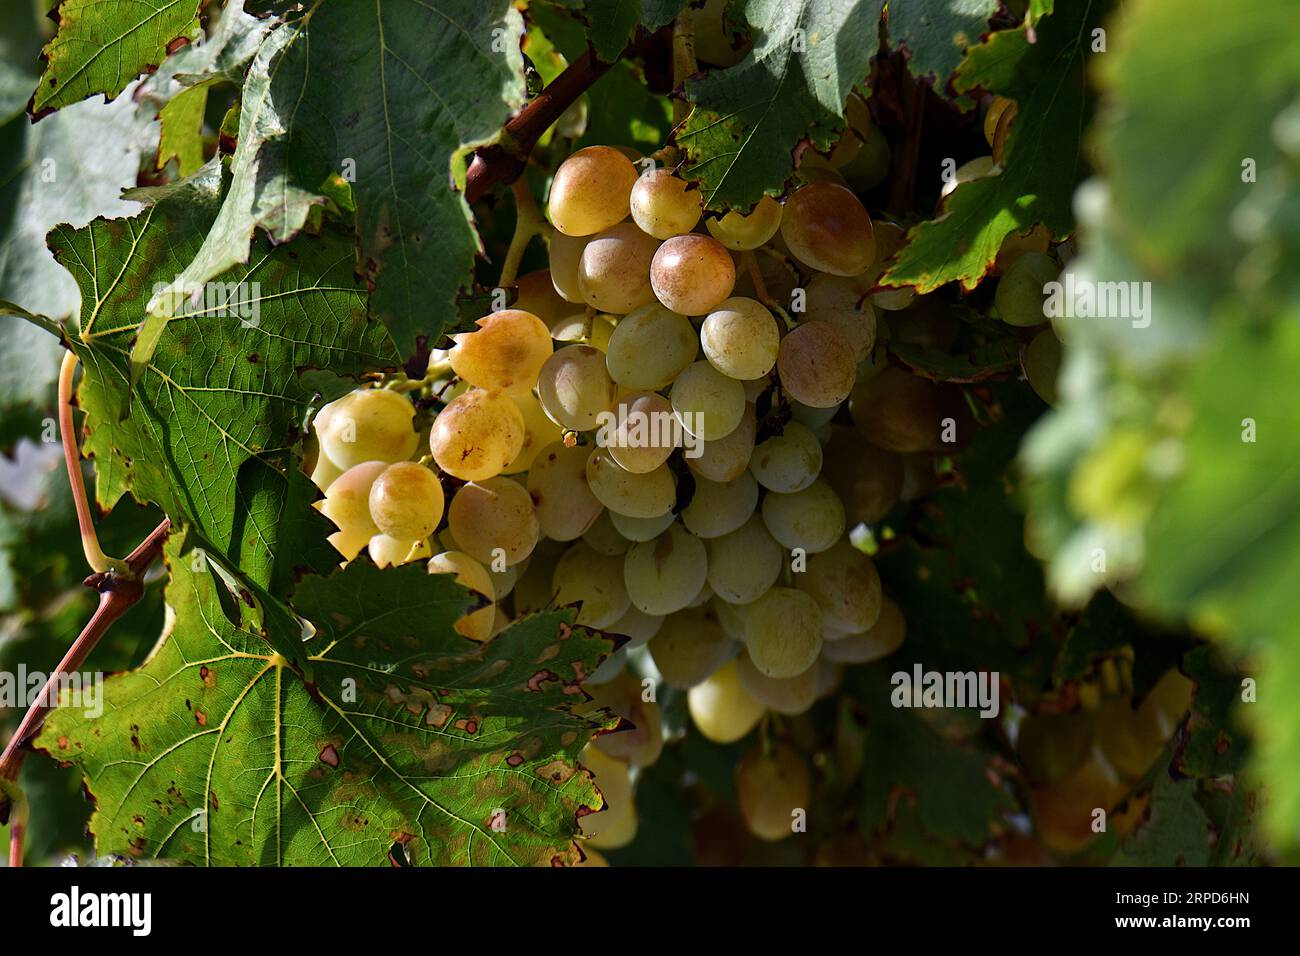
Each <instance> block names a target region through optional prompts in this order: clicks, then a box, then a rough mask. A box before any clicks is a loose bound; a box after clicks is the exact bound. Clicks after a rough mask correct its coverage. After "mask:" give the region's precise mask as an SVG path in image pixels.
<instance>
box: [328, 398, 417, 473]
mask: <svg viewBox="0 0 1300 956" xmlns="http://www.w3.org/2000/svg"><path fill="white" fill-rule="evenodd" d="M414 418H415V407H414V406H413V405H411V403H410V402H408V401H407V400H406V399H405V398H403V397H402V396H401V395H399V394H397V393H396V392H390V391H388V390H387V389H382V388H362V389H357V390H356V391H354V392H350V393H348V394H347V395H344V396H343V397H342V398H340V399H339V400H338V401H335V402H330V403H329V404H328V405H326V406H325V407H323V408H322V409H321V410H320V411H319V412H318V413H317V415H316V420H315V425H316V435H317V438H318V440H319V441H320V448H321V451H322V452H323V453H324V454H325V455H326V456H327V457H328V458H329V460H330V461H332V462H334V464H335V465H337V466H338V467H340V468H343V469H345V470H346V469H348V468H351V467H352V466H353V465H359V464H361V463H362V462H365V461H386V462H394V461H402V460H404V459H407V458H410V457H411V453H412V452H414V451H415V446H416V444H417V443H418V442H419V440H420V439H419V436H418V435H417V434H416V433H415V429H414V428H413V427H412V425H411V422H412V420H413V419H414Z"/></svg>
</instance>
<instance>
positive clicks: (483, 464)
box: [429, 388, 524, 481]
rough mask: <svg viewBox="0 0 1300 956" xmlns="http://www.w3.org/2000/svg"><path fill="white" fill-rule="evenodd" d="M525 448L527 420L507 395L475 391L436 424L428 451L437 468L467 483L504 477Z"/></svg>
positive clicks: (453, 402)
mask: <svg viewBox="0 0 1300 956" xmlns="http://www.w3.org/2000/svg"><path fill="white" fill-rule="evenodd" d="M523 447H524V416H523V414H522V413H521V412H520V411H519V407H518V406H517V405H515V403H514V402H513V401H512V400H511V399H510V397H509V396H507V395H502V394H499V393H494V392H487V391H484V390H483V389H479V388H473V389H470V390H469V391H468V392H466V393H465V394H463V395H460V396H458V397H456V398H454V399H452V400H451V402H449V403H448V404H447V406H446V407H445V408H444V409H443V410H442V411H441V412H439V413H438V417H437V418H435V419H434V420H433V428H432V429H431V430H430V431H429V450H430V451H431V452H432V453H433V460H434V461H436V462H437V463H438V467H439V468H441V469H442V470H443V471H445V472H447V473H448V474H450V475H455V476H456V477H457V478H461V479H463V480H465V481H482V480H483V479H484V478H492V477H493V476H495V475H499V474H501V472H502V471H504V470H505V469H506V467H507V466H509V464H510V463H511V462H512V461H514V459H515V456H516V455H518V454H519V452H520V451H521V450H522V449H523Z"/></svg>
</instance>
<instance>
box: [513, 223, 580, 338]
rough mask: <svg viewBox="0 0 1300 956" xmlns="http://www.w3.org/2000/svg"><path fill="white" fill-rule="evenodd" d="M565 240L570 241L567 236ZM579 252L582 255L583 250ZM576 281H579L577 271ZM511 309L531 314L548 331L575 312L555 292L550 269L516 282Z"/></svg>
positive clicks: (531, 274)
mask: <svg viewBox="0 0 1300 956" xmlns="http://www.w3.org/2000/svg"><path fill="white" fill-rule="evenodd" d="M563 238H564V239H565V240H566V241H570V240H569V239H568V237H567V236H564V237H563ZM578 251H579V254H581V251H582V250H581V249H579V250H578ZM575 269H576V265H575ZM574 281H575V282H576V281H577V273H576V271H575V273H574ZM511 308H513V309H519V310H521V311H523V312H531V313H532V314H533V315H535V316H537V317H538V318H539V319H541V320H542V321H543V322H544V323H546V327H547V328H548V329H549V328H552V327H553V326H554V325H555V323H556V322H558V321H560V320H561V319H563V318H564V317H565V316H567V315H568V314H569V313H571V312H572V311H573V306H572V305H571V304H570V303H569V302H568V301H567V300H566V299H565V298H564V296H562V295H560V293H558V292H557V291H555V284H554V281H553V279H552V277H551V270H550V269H537V270H535V271H533V272H527V273H525V274H524V275H521V276H520V277H519V278H518V279H517V280H516V281H515V301H514V303H513V305H512V306H511Z"/></svg>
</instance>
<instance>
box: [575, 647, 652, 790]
mask: <svg viewBox="0 0 1300 956" xmlns="http://www.w3.org/2000/svg"><path fill="white" fill-rule="evenodd" d="M620 656H622V657H625V656H626V649H624V650H620V651H619V652H618V654H615V655H613V657H611V659H614V658H617V657H620ZM606 663H608V662H606ZM604 666H605V665H604V664H601V668H602V669H603V668H604ZM589 683H590V680H589V681H588V684H589ZM591 696H592V699H591V703H590V704H589V707H590V708H591V709H597V708H602V707H603V708H607V709H608V710H609V711H610V712H611V713H615V714H618V715H619V716H620V717H623V718H625V719H626V720H627V721H628V724H627V725H626V726H625V727H624V729H623V730H620V731H619V732H618V733H616V734H602V735H601V736H599V737H597V738H596V739H595V740H594V741H592V743H594V744H595V745H596V748H597V749H598V750H600V752H601V753H604V754H608V755H609V756H611V757H615V758H617V759H619V760H626V761H627V762H628V764H629V765H630V766H633V767H648V766H650V765H651V764H653V763H654V762H655V761H657V760H658V759H659V755H660V754H661V753H662V752H663V748H664V737H663V713H662V712H661V711H660V708H659V705H658V704H657V703H655V702H654V701H652V700H650V701H648V700H644V699H642V694H641V682H640V681H638V680H637V679H636V678H634V677H633V676H632V675H631V674H628V673H626V672H621V673H618V674H616V675H614V677H613V678H612V679H611V680H610V681H609V682H608V683H606V684H605V685H604V686H603V687H596V688H593V689H592V690H591Z"/></svg>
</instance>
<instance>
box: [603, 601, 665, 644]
mask: <svg viewBox="0 0 1300 956" xmlns="http://www.w3.org/2000/svg"><path fill="white" fill-rule="evenodd" d="M663 624H664V617H663V615H660V614H647V613H645V611H642V610H641V609H640V608H639V607H637V606H636V605H632V606H631V607H629V608H628V609H627V611H626V612H625V613H624V614H623V616H622V617H620V618H619V619H618V620H617V621H615V622H614V623H613V624H611V625H610V626H609V627H607V628H605V630H607V631H608V632H609V633H611V634H622V635H623V636H624V637H626V638H627V639H628V642H627V644H625V645H624V647H625V648H627V649H628V650H634V649H635V648H638V647H643V646H644V645H645V644H646V643H647V642H648V641H649V640H650V638H652V637H654V636H655V635H656V634H658V633H659V628H661V627H663Z"/></svg>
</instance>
